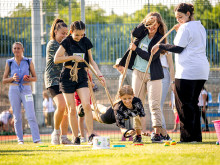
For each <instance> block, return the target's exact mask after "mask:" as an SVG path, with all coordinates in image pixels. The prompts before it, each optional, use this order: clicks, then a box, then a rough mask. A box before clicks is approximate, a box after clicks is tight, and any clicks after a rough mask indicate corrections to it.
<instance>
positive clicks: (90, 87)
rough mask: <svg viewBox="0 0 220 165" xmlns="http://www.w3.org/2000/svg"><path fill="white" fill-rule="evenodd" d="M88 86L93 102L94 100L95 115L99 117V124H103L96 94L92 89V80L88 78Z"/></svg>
mask: <svg viewBox="0 0 220 165" xmlns="http://www.w3.org/2000/svg"><path fill="white" fill-rule="evenodd" d="M88 86H89V91H90V97H91V100H92V104H93V107H94V112H95V115H96V117H97V120H98V122H100V123H103V121H102V120H101V117H100V112H99V109H98V106H97V103H96V98H95V95H94V92H93V89H92V82H91V79H90V78H89V77H88Z"/></svg>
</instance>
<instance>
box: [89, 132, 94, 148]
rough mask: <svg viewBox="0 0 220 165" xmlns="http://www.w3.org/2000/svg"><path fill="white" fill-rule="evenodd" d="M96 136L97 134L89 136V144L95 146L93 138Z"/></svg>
mask: <svg viewBox="0 0 220 165" xmlns="http://www.w3.org/2000/svg"><path fill="white" fill-rule="evenodd" d="M94 136H95V134H91V135H90V136H89V138H88V139H89V140H88V144H91V145H92V144H93V137H94Z"/></svg>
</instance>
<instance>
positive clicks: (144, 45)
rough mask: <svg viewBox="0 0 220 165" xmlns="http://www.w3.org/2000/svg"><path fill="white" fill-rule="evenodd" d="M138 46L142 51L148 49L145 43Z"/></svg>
mask: <svg viewBox="0 0 220 165" xmlns="http://www.w3.org/2000/svg"><path fill="white" fill-rule="evenodd" d="M140 48H141V49H142V50H143V51H146V52H147V50H148V45H146V44H141V46H140Z"/></svg>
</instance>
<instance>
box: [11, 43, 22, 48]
mask: <svg viewBox="0 0 220 165" xmlns="http://www.w3.org/2000/svg"><path fill="white" fill-rule="evenodd" d="M15 45H20V46H21V47H22V48H24V46H23V44H22V43H21V42H14V43H13V45H12V48H13V47H14V46H15Z"/></svg>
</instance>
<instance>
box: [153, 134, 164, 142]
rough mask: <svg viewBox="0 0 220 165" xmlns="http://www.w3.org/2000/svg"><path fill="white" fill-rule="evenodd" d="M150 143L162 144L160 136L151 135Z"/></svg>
mask: <svg viewBox="0 0 220 165" xmlns="http://www.w3.org/2000/svg"><path fill="white" fill-rule="evenodd" d="M151 141H152V143H162V142H163V140H162V138H161V136H160V135H159V134H155V133H152V134H151Z"/></svg>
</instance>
